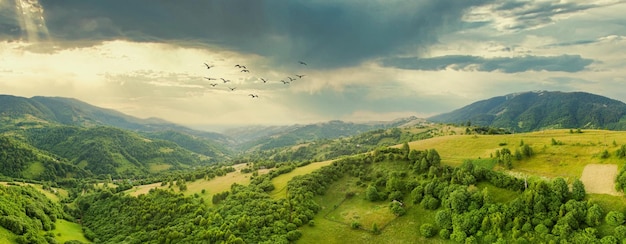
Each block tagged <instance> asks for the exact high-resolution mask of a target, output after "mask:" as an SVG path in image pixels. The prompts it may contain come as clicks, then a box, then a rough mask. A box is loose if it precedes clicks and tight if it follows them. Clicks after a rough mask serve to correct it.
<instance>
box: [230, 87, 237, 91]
mask: <svg viewBox="0 0 626 244" xmlns="http://www.w3.org/2000/svg"><path fill="white" fill-rule="evenodd" d="M228 89H230V90H231V91H234V90H235V89H237V87H229V88H228Z"/></svg>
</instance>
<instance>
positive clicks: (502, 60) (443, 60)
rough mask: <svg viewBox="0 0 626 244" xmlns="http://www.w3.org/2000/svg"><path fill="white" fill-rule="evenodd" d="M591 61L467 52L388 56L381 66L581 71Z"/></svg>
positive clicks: (561, 57) (491, 70)
mask: <svg viewBox="0 0 626 244" xmlns="http://www.w3.org/2000/svg"><path fill="white" fill-rule="evenodd" d="M591 63H593V60H591V59H585V58H582V57H581V56H580V55H560V56H551V57H544V56H530V55H529V56H521V57H496V58H483V57H478V56H470V55H446V56H439V57H433V58H391V59H386V60H383V65H384V66H388V67H396V68H400V69H414V70H430V71H436V70H446V69H452V70H467V71H487V72H493V71H499V72H504V73H519V72H525V71H563V72H578V71H582V70H584V69H585V67H587V66H588V65H590V64H591Z"/></svg>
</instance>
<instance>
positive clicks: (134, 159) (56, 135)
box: [25, 126, 210, 177]
mask: <svg viewBox="0 0 626 244" xmlns="http://www.w3.org/2000/svg"><path fill="white" fill-rule="evenodd" d="M25 133H26V137H27V138H28V141H29V142H30V143H31V144H32V145H34V146H35V147H37V148H40V149H42V150H46V151H49V152H51V153H53V154H55V155H58V156H59V157H62V158H66V159H67V160H68V161H70V162H72V163H73V164H74V165H76V166H78V167H80V168H82V169H84V170H87V171H90V172H92V173H93V174H96V175H104V174H110V175H113V176H125V177H129V176H139V175H142V174H148V173H154V172H158V171H162V170H165V169H185V168H190V167H193V166H198V165H206V164H208V163H210V161H209V158H208V157H207V156H204V155H200V154H196V153H193V152H191V151H189V150H186V149H184V148H182V147H180V146H179V145H177V144H176V143H174V142H170V141H165V140H159V139H148V138H145V137H142V136H140V135H139V134H137V133H134V132H130V131H126V130H122V129H118V128H113V127H102V126H99V127H87V128H85V127H74V126H48V127H43V128H33V129H29V130H27V131H26V132H25Z"/></svg>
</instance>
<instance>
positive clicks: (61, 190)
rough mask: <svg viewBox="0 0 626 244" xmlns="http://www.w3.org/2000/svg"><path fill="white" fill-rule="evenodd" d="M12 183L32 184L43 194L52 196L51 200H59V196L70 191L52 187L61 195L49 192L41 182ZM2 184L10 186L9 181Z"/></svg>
mask: <svg viewBox="0 0 626 244" xmlns="http://www.w3.org/2000/svg"><path fill="white" fill-rule="evenodd" d="M11 184H16V185H20V186H32V187H35V189H37V190H39V192H41V193H42V194H44V195H45V196H46V197H48V198H50V200H52V201H55V202H58V201H60V199H59V196H61V197H67V196H68V194H69V193H68V192H67V190H65V189H61V188H55V187H52V189H53V190H55V191H57V192H58V194H59V196H57V195H55V194H54V193H52V192H49V191H47V190H44V189H43V186H42V185H40V184H31V183H22V182H11ZM0 185H4V186H10V185H9V182H0Z"/></svg>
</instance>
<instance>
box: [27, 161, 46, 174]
mask: <svg viewBox="0 0 626 244" xmlns="http://www.w3.org/2000/svg"><path fill="white" fill-rule="evenodd" d="M45 170H46V168H45V167H44V166H43V163H41V162H32V163H31V164H30V165H29V166H28V168H26V170H24V177H25V178H36V177H37V176H39V175H41V174H42V173H43V172H44V171H45Z"/></svg>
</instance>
